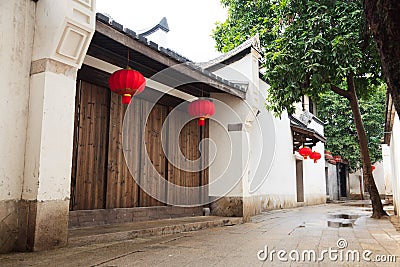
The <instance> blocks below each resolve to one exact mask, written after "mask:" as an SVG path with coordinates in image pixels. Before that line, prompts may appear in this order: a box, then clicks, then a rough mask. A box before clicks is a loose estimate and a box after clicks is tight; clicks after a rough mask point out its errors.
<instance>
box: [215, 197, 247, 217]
mask: <svg viewBox="0 0 400 267" xmlns="http://www.w3.org/2000/svg"><path fill="white" fill-rule="evenodd" d="M210 209H211V214H212V215H216V216H223V217H242V216H243V198H242V197H221V198H219V199H217V200H216V201H214V202H212V203H211V205H210Z"/></svg>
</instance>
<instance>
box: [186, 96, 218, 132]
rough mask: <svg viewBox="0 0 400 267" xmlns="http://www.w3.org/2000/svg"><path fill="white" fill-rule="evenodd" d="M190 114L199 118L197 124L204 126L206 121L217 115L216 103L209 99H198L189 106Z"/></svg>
mask: <svg viewBox="0 0 400 267" xmlns="http://www.w3.org/2000/svg"><path fill="white" fill-rule="evenodd" d="M188 113H189V115H190V116H192V117H199V120H198V122H197V124H198V125H199V126H204V124H205V119H207V118H210V117H211V116H212V115H214V113H215V106H214V103H213V102H212V101H210V100H207V99H198V100H195V101H193V102H190V103H189V105H188Z"/></svg>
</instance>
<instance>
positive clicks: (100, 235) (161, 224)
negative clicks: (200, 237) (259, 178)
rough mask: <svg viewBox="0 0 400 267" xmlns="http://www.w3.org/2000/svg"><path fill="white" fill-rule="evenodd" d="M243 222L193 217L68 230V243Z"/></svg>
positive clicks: (104, 241) (151, 234) (84, 242)
mask: <svg viewBox="0 0 400 267" xmlns="http://www.w3.org/2000/svg"><path fill="white" fill-rule="evenodd" d="M241 223H243V218H241V217H218V216H197V217H184V218H174V219H164V220H153V221H143V222H135V223H124V224H113V225H102V226H94V227H81V228H74V229H69V231H68V246H69V247H78V246H85V245H90V244H93V243H96V244H98V243H107V242H113V241H123V240H129V239H134V238H139V237H149V236H160V235H169V234H177V233H182V232H190V231H198V230H202V229H207V228H212V227H222V226H232V225H236V224H241Z"/></svg>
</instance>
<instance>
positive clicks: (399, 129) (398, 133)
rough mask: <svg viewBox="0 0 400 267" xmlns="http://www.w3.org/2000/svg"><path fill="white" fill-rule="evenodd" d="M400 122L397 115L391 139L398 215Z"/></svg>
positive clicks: (395, 200)
mask: <svg viewBox="0 0 400 267" xmlns="http://www.w3.org/2000/svg"><path fill="white" fill-rule="evenodd" d="M399 137H400V120H399V116H398V114H397V113H396V115H395V118H394V123H393V129H392V134H391V138H390V160H391V166H392V172H391V173H392V186H393V200H394V202H395V206H396V210H397V215H400V195H399V193H400V139H399Z"/></svg>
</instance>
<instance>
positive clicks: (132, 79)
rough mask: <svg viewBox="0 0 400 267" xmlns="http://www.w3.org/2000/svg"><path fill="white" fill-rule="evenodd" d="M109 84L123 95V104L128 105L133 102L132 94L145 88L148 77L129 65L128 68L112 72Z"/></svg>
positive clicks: (115, 91) (112, 89) (114, 90)
mask: <svg viewBox="0 0 400 267" xmlns="http://www.w3.org/2000/svg"><path fill="white" fill-rule="evenodd" d="M108 85H109V86H110V90H111V91H113V92H114V93H117V94H119V95H122V104H125V105H128V104H129V103H130V102H131V98H132V96H134V95H136V94H139V93H141V92H142V91H143V90H144V88H145V87H146V79H145V78H144V77H143V75H142V74H141V73H140V72H138V71H136V70H132V69H130V68H129V67H128V68H127V69H121V70H117V71H116V72H114V73H113V74H111V76H110V78H109V79H108Z"/></svg>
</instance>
